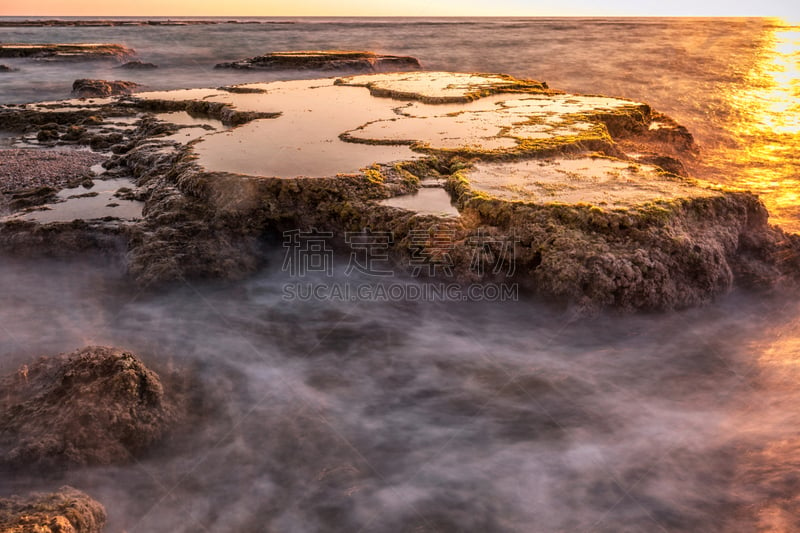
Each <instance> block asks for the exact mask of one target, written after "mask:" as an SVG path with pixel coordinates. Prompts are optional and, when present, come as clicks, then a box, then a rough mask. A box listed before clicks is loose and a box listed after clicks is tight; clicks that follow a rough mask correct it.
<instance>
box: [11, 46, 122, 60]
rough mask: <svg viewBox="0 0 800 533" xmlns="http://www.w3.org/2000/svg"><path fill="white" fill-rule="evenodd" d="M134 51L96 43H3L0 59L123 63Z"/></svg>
mask: <svg viewBox="0 0 800 533" xmlns="http://www.w3.org/2000/svg"><path fill="white" fill-rule="evenodd" d="M135 53H136V52H135V51H134V50H133V49H132V48H128V47H127V46H124V45H121V44H96V43H66V44H51V43H5V44H0V57H27V58H33V59H39V60H45V61H87V60H103V59H105V60H114V61H123V60H125V59H127V58H130V57H133V56H134V55H135Z"/></svg>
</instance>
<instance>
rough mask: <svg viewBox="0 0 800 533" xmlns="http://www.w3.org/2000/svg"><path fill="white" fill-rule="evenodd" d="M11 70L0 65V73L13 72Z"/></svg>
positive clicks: (6, 66)
mask: <svg viewBox="0 0 800 533" xmlns="http://www.w3.org/2000/svg"><path fill="white" fill-rule="evenodd" d="M13 70H14V69H13V68H11V67H9V66H8V65H0V72H13Z"/></svg>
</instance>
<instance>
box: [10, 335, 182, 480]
mask: <svg viewBox="0 0 800 533" xmlns="http://www.w3.org/2000/svg"><path fill="white" fill-rule="evenodd" d="M175 418H176V408H175V405H174V403H173V402H172V401H171V400H170V399H168V398H167V397H166V395H165V393H164V388H163V386H162V384H161V380H160V379H159V377H158V375H156V374H155V373H154V372H152V371H151V370H149V369H148V368H147V367H145V366H144V364H142V362H141V361H139V359H137V358H136V357H135V356H134V355H133V354H132V353H130V352H125V351H122V350H118V349H115V348H107V347H102V346H90V347H87V348H83V349H81V350H78V351H76V352H74V353H71V354H68V355H59V356H56V357H42V358H40V359H39V360H38V361H36V362H34V363H32V364H31V365H23V366H22V367H20V368H19V370H18V371H17V372H16V373H15V374H12V375H8V376H5V377H2V378H0V465H6V466H7V467H11V468H16V467H19V468H23V467H30V466H38V467H57V468H59V467H67V466H71V465H92V464H100V465H105V464H115V463H124V462H127V461H129V460H130V459H131V458H132V457H134V456H135V455H136V454H137V453H138V452H140V451H142V450H144V449H145V448H147V447H148V446H150V445H151V444H153V443H154V442H155V441H157V440H158V439H160V438H161V436H162V435H163V434H164V432H165V431H166V429H167V426H168V425H169V424H170V423H171V422H172V421H173V420H174V419H175Z"/></svg>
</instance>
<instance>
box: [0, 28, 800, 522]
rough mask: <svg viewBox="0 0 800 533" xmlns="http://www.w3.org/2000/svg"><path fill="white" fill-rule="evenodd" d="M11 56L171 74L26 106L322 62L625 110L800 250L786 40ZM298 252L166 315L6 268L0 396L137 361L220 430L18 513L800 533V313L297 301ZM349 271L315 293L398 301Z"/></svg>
mask: <svg viewBox="0 0 800 533" xmlns="http://www.w3.org/2000/svg"><path fill="white" fill-rule="evenodd" d="M0 40H2V41H9V42H10V41H18V42H41V41H51V42H57V41H75V42H78V41H93V42H102V41H109V42H122V43H124V44H128V45H130V46H132V47H134V48H136V49H137V51H138V52H139V55H140V57H141V59H143V60H145V61H152V62H155V63H158V64H159V65H160V66H161V68H160V69H159V70H158V71H156V72H153V73H144V72H142V73H140V72H124V71H112V70H110V69H108V67H103V66H90V67H87V66H86V65H85V64H80V65H79V64H70V65H55V64H48V65H33V64H28V63H25V62H23V61H18V62H15V64H14V65H13V66H17V67H18V68H20V71H19V72H17V73H11V74H10V75H9V76H10V77H6V78H3V83H2V85H0V100H1V101H4V102H21V101H26V100H31V99H50V98H61V97H65V96H67V93H68V92H69V87H70V85H71V81H72V80H73V79H75V78H77V77H99V78H110V77H114V78H121V77H123V76H124V79H132V80H134V81H140V82H142V83H146V84H148V85H149V86H150V87H151V88H153V89H169V88H177V87H200V86H208V85H211V86H214V85H218V84H223V83H236V82H246V81H261V80H265V79H274V78H277V77H278V76H277V75H271V76H274V78H271V77H269V76H265V75H264V74H252V73H241V72H226V71H215V70H212V69H211V68H210V67H211V66H213V64H214V63H216V62H220V61H229V60H234V59H239V58H242V57H247V56H251V55H256V54H259V53H263V52H267V51H272V50H290V49H313V48H359V49H360V48H366V49H372V50H375V51H379V52H389V53H402V54H410V55H414V56H416V57H418V58H419V59H420V60H421V62H422V63H423V65H424V66H425V67H426V68H430V69H444V70H457V71H475V70H477V71H490V72H506V73H510V74H514V75H517V76H523V77H531V78H536V79H544V80H546V81H548V83H549V84H550V86H551V87H557V88H560V89H565V90H571V91H576V92H582V93H592V94H608V95H612V96H621V97H627V98H631V99H635V100H639V101H644V102H648V103H650V104H651V105H653V107H654V108H655V109H658V110H660V111H664V112H666V113H668V114H670V115H672V116H673V117H674V118H676V119H677V120H678V121H680V122H682V123H683V124H685V125H686V126H687V127H689V129H690V130H691V131H692V132H693V133H695V135H696V138H697V141H698V144H699V146H700V150H701V156H702V158H701V159H700V160H699V162H696V163H693V164H692V165H691V166H692V170H693V172H695V173H696V174H700V177H703V178H706V179H708V180H712V181H720V182H724V183H727V184H733V185H744V186H748V187H749V188H753V189H755V190H757V191H759V192H761V193H763V194H764V195H765V201H766V202H767V204H768V205H769V206H770V209H771V210H772V211H773V212H778V213H779V217H777V218H776V219H775V220H777V221H779V222H781V223H782V224H783V225H784V226H785V227H787V228H794V229H796V228H800V207H799V206H800V200H798V201H797V202H793V201H792V198H793V195H795V194H796V192H795V191H796V190H797V179H798V176H797V168H798V161H797V157H798V155H797V154H798V153H800V151H798V150H797V148H798V146H800V143H799V141H798V129H793V126H794V125H796V124H797V120H798V109H797V101H798V96H799V95H798V92H797V91H798V90H799V89H798V85H797V83H796V81H792V80H793V79H794V78H789V79H788V80H787V79H786V77H785V76H784V77H781V75H780V73H781V72H783V73H786V72H789V74H790V75H791V73H792V72H794V73H795V75H796V72H797V62H798V52H797V45H798V37H797V28H795V27H791V26H787V25H785V24H782V23H780V22H778V21H771V20H755V19H754V20H726V21H722V20H714V21H712V20H664V19H648V20H636V19H634V20H613V19H603V20H587V19H560V20H552V19H551V20H537V19H532V20H517V19H514V20H512V19H492V20H487V21H478V20H428V21H420V20H399V21H386V20H359V19H339V20H329V19H315V20H299V21H298V23H297V24H291V25H264V26H249V25H248V26H230V25H220V26H199V27H154V28H150V27H131V28H25V29H10V28H0ZM165 43H170V44H169V45H166V44H165ZM787 43H788V45H787ZM4 62H6V61H5V60H4ZM787 64H788V65H789V67H786V65H787ZM787 68H788V70H787ZM792 68H794V70H791V69H792ZM84 69H85V70H84ZM104 69H107V70H104ZM781 69H782V70H781ZM121 72H124V74H119V73H121ZM309 75H310V74H309ZM4 76H6V75H4ZM280 76H282V77H292V76H293V75H292V74H281V75H280ZM35 80H37V81H36V83H38V84H39V85H38V86H36V88H35V89H34V88H33V85H34V81H35ZM781 104H784V105H781ZM281 252H282V250H280V249H278V250H276V253H275V257H273V258H272V260H271V261H269V263H268V265H267V267H266V268H265V269H264V270H263V271H262V272H261V273H259V274H258V275H256V276H254V277H252V278H251V279H248V280H244V281H241V282H236V283H212V282H203V283H200V282H182V283H176V284H174V285H172V286H169V287H161V288H159V289H158V290H154V289H147V288H144V289H142V288H140V287H136V286H133V285H132V284H130V282H129V281H127V280H126V278H125V275H124V272H123V271H122V269H121V268H120V267H119V266H118V265H115V264H107V263H106V262H104V261H101V260H99V259H97V258H88V259H87V261H86V262H63V261H60V262H56V261H31V260H22V259H19V260H12V259H3V261H2V263H0V373H3V374H5V373H10V372H14V371H15V370H16V368H17V367H18V366H19V365H20V364H22V363H23V362H28V361H30V360H31V359H32V358H34V357H36V356H39V355H48V354H55V353H59V352H67V351H72V350H74V349H76V348H79V347H82V346H84V345H87V344H109V345H114V346H120V347H124V348H126V349H130V350H132V351H135V352H136V353H138V354H139V355H140V356H141V357H142V359H143V360H144V361H145V362H146V363H147V364H148V365H150V366H151V367H153V368H154V369H156V370H157V371H162V372H169V371H171V370H174V369H180V370H181V371H183V372H184V373H185V374H186V375H187V376H190V379H191V380H192V382H193V383H194V384H195V385H194V390H196V391H197V398H196V407H197V412H199V413H202V415H197V416H196V417H195V418H194V419H193V422H192V425H191V426H190V427H181V428H180V430H179V431H177V432H175V433H174V434H173V435H172V436H171V437H170V438H169V439H168V441H167V442H166V443H164V444H163V445H162V446H159V447H157V448H156V449H154V450H152V452H151V453H149V454H147V455H145V456H144V457H141V458H140V459H138V460H137V461H135V462H134V463H132V464H130V465H127V466H121V467H104V468H86V469H79V470H74V471H70V472H69V473H52V475H51V476H46V477H41V476H26V475H24V474H15V475H13V476H5V477H2V478H0V496H3V495H7V494H11V493H19V492H27V491H30V490H33V489H43V490H45V489H52V488H54V487H57V486H59V485H60V484H70V485H72V486H75V487H77V488H80V489H82V490H84V491H86V492H87V493H89V494H90V495H92V496H93V497H94V498H96V499H98V500H99V501H101V502H102V503H103V504H104V505H105V506H106V508H107V510H108V513H109V523H108V526H107V531H110V532H122V531H125V532H128V533H132V532H134V531H136V532H165V533H166V532H175V531H184V532H189V531H193V532H194V531H212V532H233V531H237V532H242V531H247V532H250V531H253V532H256V531H274V532H287V531H290V532H295V531H297V532H306V531H308V532H313V531H320V532H323V531H324V532H328V531H364V532H372V531H375V532H379V531H380V532H383V531H392V532H394V531H398V532H405V531H447V532H450V531H487V532H489V531H492V532H493V531H502V532H512V531H513V532H551V531H599V532H627V531H630V532H634V531H636V532H639V531H641V532H651V531H710V532H713V531H726V532H727V531H742V532H745V531H754V530H757V527H762V528H764V530H769V531H793V530H797V529H798V527H800V523H799V521H798V518H797V514H796V513H797V511H798V510H800V502H798V501H797V490H796V489H797V481H796V472H797V469H798V466H800V435H799V434H798V429H797V428H798V427H800V409H798V407H797V406H798V405H800V404H799V403H798V400H800V386H798V385H797V384H798V363H799V362H800V303H798V298H797V295H796V294H792V293H788V294H754V293H749V292H744V291H741V290H736V291H734V292H733V293H731V294H730V295H728V296H726V297H723V298H720V299H719V300H718V301H717V302H715V303H713V304H711V305H708V306H706V307H703V308H700V309H692V310H685V311H680V312H674V313H664V314H654V315H624V316H619V315H615V314H613V313H608V314H605V315H600V316H594V317H584V316H581V315H579V314H576V313H574V312H573V311H572V310H571V309H569V308H568V307H567V308H562V307H552V306H548V305H545V304H542V303H540V302H536V301H534V300H532V299H531V298H529V297H526V296H524V295H523V296H522V298H521V299H520V301H517V302H491V301H475V302H469V301H436V302H424V301H403V300H397V301H343V300H341V299H327V300H319V299H310V300H300V299H294V300H287V299H286V298H284V295H285V290H286V287H287V285H290V284H293V283H297V282H298V280H297V279H296V278H293V277H291V276H289V275H288V274H287V273H285V272H282V270H281V265H282V260H283V257H282V253H281ZM344 267H345V265H343V264H338V265H336V269H335V273H334V276H333V277H332V278H328V277H324V276H322V277H319V278H315V277H311V278H305V279H303V280H300V281H302V282H303V283H327V284H330V283H334V282H338V283H378V282H382V283H388V282H389V281H387V280H375V279H367V278H359V277H358V276H356V275H355V274H352V273H351V274H350V275H345V273H344V269H345V268H344ZM390 281H391V280H390ZM396 281H402V282H403V283H409V284H412V285H413V284H415V283H417V282H416V281H415V280H413V279H408V280H406V279H402V280H400V279H399V278H398V279H397V280H396Z"/></svg>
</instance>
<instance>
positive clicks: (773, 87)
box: [708, 25, 800, 233]
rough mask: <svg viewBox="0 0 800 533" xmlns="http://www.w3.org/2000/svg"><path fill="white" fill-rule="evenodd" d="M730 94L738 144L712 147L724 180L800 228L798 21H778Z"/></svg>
mask: <svg viewBox="0 0 800 533" xmlns="http://www.w3.org/2000/svg"><path fill="white" fill-rule="evenodd" d="M770 31H771V32H772V35H770V36H769V37H770V38H769V39H767V41H766V42H767V44H766V45H765V46H764V47H763V49H762V50H760V51H759V54H758V55H759V60H758V61H757V63H756V64H755V65H754V66H753V67H752V68H751V69H750V71H749V73H748V74H747V76H746V78H745V80H744V82H743V83H742V84H740V85H738V87H737V88H736V89H733V90H732V91H731V93H730V94H729V95H727V99H728V101H729V102H730V105H731V108H732V112H731V116H732V118H731V121H730V123H729V124H728V127H729V128H730V131H731V133H732V135H733V137H734V138H733V141H734V146H725V147H718V148H714V149H713V151H712V153H710V154H709V157H708V164H709V165H711V166H713V167H714V169H713V170H710V169H709V170H710V172H711V173H712V174H715V175H716V176H715V177H716V178H717V179H719V180H720V181H722V182H724V183H726V184H728V185H732V186H736V187H742V188H745V189H748V190H752V191H753V192H755V193H757V194H759V195H760V196H761V197H762V199H763V200H764V203H765V204H766V205H767V208H768V209H769V211H770V214H771V219H770V220H771V222H772V223H773V224H778V225H780V226H781V227H783V228H784V229H786V230H787V231H792V232H798V233H800V27H798V26H787V25H776V26H775V27H774V28H773V29H772V30H770Z"/></svg>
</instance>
